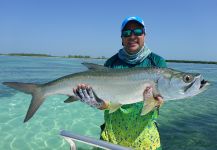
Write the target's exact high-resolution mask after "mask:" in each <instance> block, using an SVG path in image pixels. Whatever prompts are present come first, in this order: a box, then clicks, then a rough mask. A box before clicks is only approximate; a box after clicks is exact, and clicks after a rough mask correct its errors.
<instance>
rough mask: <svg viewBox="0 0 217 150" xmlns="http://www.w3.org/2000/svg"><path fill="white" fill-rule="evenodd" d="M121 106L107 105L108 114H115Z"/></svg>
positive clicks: (117, 104) (116, 104)
mask: <svg viewBox="0 0 217 150" xmlns="http://www.w3.org/2000/svg"><path fill="white" fill-rule="evenodd" d="M121 106H122V104H120V103H110V104H109V113H113V112H115V111H116V110H118V109H119V108H120V107H121Z"/></svg>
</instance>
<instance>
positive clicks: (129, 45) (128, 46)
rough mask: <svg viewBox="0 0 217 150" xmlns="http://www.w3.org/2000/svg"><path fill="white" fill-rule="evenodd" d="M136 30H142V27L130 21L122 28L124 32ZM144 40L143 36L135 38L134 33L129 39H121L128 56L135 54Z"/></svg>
mask: <svg viewBox="0 0 217 150" xmlns="http://www.w3.org/2000/svg"><path fill="white" fill-rule="evenodd" d="M138 28H139V29H143V27H142V26H141V25H140V24H139V23H137V22H135V21H130V22H129V23H127V25H126V26H125V27H124V30H134V29H138ZM144 40H145V34H142V35H141V36H136V35H134V33H132V34H131V36H129V37H122V43H123V46H124V48H125V50H126V51H127V52H128V53H130V54H135V53H137V52H138V51H139V50H140V49H141V48H142V47H143V46H144Z"/></svg>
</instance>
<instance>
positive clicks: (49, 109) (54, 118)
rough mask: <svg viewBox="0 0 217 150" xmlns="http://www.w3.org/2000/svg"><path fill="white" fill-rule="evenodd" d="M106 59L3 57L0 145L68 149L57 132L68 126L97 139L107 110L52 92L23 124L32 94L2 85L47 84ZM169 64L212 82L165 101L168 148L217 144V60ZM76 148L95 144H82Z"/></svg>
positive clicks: (7, 149)
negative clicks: (188, 94) (200, 89)
mask: <svg viewBox="0 0 217 150" xmlns="http://www.w3.org/2000/svg"><path fill="white" fill-rule="evenodd" d="M84 61H86V62H93V63H97V64H103V63H104V61H105V60H96V59H67V58H53V57H51V58H49V57H47V58H40V57H20V56H19V57H16V56H0V150H47V149H53V150H55V149H56V150H59V149H61V150H64V149H65V150H68V149H69V145H68V143H67V142H66V141H65V140H64V139H63V138H62V137H61V136H60V135H59V133H60V131H61V130H68V131H71V132H74V133H77V134H80V135H85V136H90V137H93V138H96V139H98V138H99V134H100V128H99V126H100V125H101V124H102V123H103V111H100V110H96V109H94V108H91V107H88V106H86V105H84V104H82V103H81V102H75V103H73V104H72V103H71V104H65V103H64V102H63V101H64V100H65V99H66V98H67V97H66V96H63V95H55V96H51V97H49V98H48V99H47V100H46V101H45V102H44V103H43V105H42V106H41V107H40V108H39V110H38V111H37V112H36V114H35V115H34V117H33V118H32V119H30V120H29V121H28V122H27V123H23V120H24V117H25V114H26V111H27V109H28V107H29V104H30V100H31V96H30V95H27V94H24V93H21V92H19V91H16V90H13V89H11V88H8V87H6V86H4V85H2V84H1V83H2V82H5V81H19V82H31V83H45V82H48V81H51V80H54V79H56V78H59V77H61V76H64V75H68V74H71V73H75V72H80V71H84V70H86V68H85V67H84V66H83V65H82V64H81V63H82V62H84ZM168 66H169V67H170V68H174V69H178V70H182V71H188V72H198V73H201V74H202V75H203V76H204V78H205V79H206V80H209V81H210V83H211V85H210V86H209V87H208V89H207V90H206V91H205V92H203V93H201V94H199V95H197V96H195V97H192V98H189V99H184V100H174V101H168V102H165V104H164V105H163V106H162V107H161V109H160V117H159V119H158V123H159V130H160V136H161V142H162V147H163V149H165V150H216V149H217V65H212V64H185V63H168ZM77 144H78V147H79V148H78V149H91V147H87V146H86V145H84V144H80V143H77Z"/></svg>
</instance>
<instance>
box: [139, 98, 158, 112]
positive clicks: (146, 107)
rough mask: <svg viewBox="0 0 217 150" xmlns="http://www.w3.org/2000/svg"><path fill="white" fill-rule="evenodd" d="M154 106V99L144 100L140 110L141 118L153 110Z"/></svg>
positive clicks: (155, 102)
mask: <svg viewBox="0 0 217 150" xmlns="http://www.w3.org/2000/svg"><path fill="white" fill-rule="evenodd" d="M156 105H157V101H156V100H155V99H154V97H152V98H149V99H146V100H145V103H144V105H143V108H142V112H141V116H143V115H146V114H148V113H149V112H150V111H152V110H153V109H154V108H155V106H156Z"/></svg>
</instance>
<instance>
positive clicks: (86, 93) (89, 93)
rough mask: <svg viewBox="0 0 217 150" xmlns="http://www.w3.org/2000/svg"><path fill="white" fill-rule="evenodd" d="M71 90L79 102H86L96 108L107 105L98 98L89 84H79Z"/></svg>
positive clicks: (104, 107)
mask: <svg viewBox="0 0 217 150" xmlns="http://www.w3.org/2000/svg"><path fill="white" fill-rule="evenodd" d="M73 92H74V94H75V96H77V97H78V98H79V99H80V100H81V102H83V103H86V104H88V105H89V106H91V107H94V108H97V109H106V108H107V107H108V103H107V102H106V101H104V100H102V99H101V98H99V97H98V96H97V95H96V93H95V92H94V90H93V89H92V87H90V86H89V85H86V84H79V85H78V86H77V88H76V89H73Z"/></svg>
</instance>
